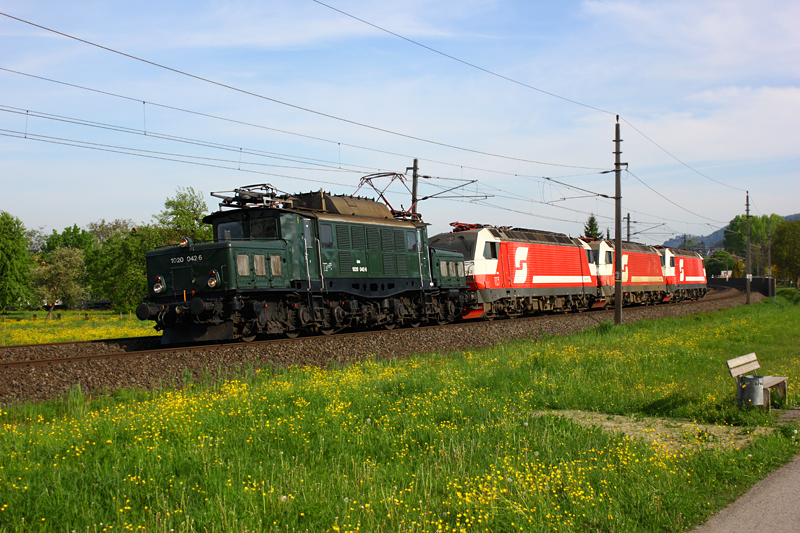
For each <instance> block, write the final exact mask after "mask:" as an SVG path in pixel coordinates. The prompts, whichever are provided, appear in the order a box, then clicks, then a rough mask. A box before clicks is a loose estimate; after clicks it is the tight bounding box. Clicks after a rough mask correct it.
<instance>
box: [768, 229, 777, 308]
mask: <svg viewBox="0 0 800 533" xmlns="http://www.w3.org/2000/svg"><path fill="white" fill-rule="evenodd" d="M767 283H768V285H769V287H768V289H767V292H768V293H769V295H770V296H775V295H774V294H773V293H772V243H771V242H770V239H769V217H767Z"/></svg>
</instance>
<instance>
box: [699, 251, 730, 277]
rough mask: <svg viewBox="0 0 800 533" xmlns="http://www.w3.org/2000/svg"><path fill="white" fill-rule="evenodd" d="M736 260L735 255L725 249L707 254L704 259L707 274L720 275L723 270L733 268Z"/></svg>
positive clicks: (709, 275) (710, 275)
mask: <svg viewBox="0 0 800 533" xmlns="http://www.w3.org/2000/svg"><path fill="white" fill-rule="evenodd" d="M734 263H736V260H735V259H734V258H733V256H732V255H731V254H730V253H729V252H726V251H724V250H719V251H717V252H714V253H713V254H711V255H709V256H707V257H706V258H705V259H704V260H703V264H704V265H705V267H706V276H708V277H712V276H719V275H720V274H722V271H723V270H731V269H732V268H733V265H734Z"/></svg>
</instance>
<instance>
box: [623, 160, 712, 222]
mask: <svg viewBox="0 0 800 533" xmlns="http://www.w3.org/2000/svg"><path fill="white" fill-rule="evenodd" d="M626 171H627V173H628V174H630V175H631V176H633V177H634V178H636V180H637V181H638V182H639V183H641V184H642V185H644V186H645V187H647V188H648V189H650V190H651V191H653V192H654V193H655V194H657V195H658V196H660V197H661V198H663V199H664V200H666V201H667V202H669V203H671V204H672V205H674V206H675V207H677V208H679V209H683V210H684V211H686V212H687V213H690V214H692V215H694V216H696V217H699V218H702V219H704V220H710V221H711V222H718V223H720V224H724V223H725V222H724V221H722V220H715V219H713V218H708V217H704V216H703V215H700V214H698V213H695V212H694V211H690V210H689V209H686V208H685V207H683V206H682V205H679V204H677V203H675V202H673V201H672V200H670V199H669V198H667V197H666V196H664V195H663V194H661V193H660V192H658V191H657V190H655V189H654V188H652V187H651V186H649V185H648V184H646V183H645V182H644V181H642V180H641V179H640V178H639V176H637V175H636V174H634V173H633V172H631V171H630V170H626Z"/></svg>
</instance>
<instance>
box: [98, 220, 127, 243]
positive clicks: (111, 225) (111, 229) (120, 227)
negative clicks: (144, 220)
mask: <svg viewBox="0 0 800 533" xmlns="http://www.w3.org/2000/svg"><path fill="white" fill-rule="evenodd" d="M135 226H136V224H134V222H133V220H129V219H124V218H118V219H115V220H112V221H111V222H106V219H102V220H99V221H97V222H90V223H89V224H87V225H86V231H88V232H89V233H91V234H92V235H94V236H95V238H96V239H97V240H98V241H100V242H101V243H102V242H105V241H107V240H108V239H109V238H111V237H112V236H113V235H120V234H127V233H128V232H129V231H130V230H132V229H133V228H134V227H135Z"/></svg>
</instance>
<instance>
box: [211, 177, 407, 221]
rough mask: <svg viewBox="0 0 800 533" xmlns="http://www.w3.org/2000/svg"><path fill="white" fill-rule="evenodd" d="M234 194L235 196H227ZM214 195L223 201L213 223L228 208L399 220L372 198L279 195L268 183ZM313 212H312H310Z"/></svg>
mask: <svg viewBox="0 0 800 533" xmlns="http://www.w3.org/2000/svg"><path fill="white" fill-rule="evenodd" d="M230 193H233V196H227V195H226V194H230ZM211 194H212V196H216V197H218V198H222V202H221V203H220V210H219V211H218V212H217V213H212V214H211V215H208V217H206V218H208V219H209V220H206V222H211V221H212V220H213V219H214V218H217V217H218V216H220V215H221V213H223V212H224V211H223V210H224V209H225V208H233V209H240V210H249V209H277V210H282V211H290V212H302V213H303V214H305V215H308V214H312V215H313V216H318V215H320V214H323V213H324V214H329V215H339V216H341V217H359V218H366V219H372V220H375V221H378V220H381V221H391V222H395V221H397V217H396V216H395V215H394V214H393V213H392V211H391V210H390V209H389V208H388V207H387V206H386V205H385V204H383V203H381V202H377V201H375V200H373V199H372V198H363V197H358V196H348V195H334V194H331V193H327V192H324V191H322V190H319V191H312V192H308V193H300V194H282V195H278V194H276V193H275V190H274V189H273V188H272V187H271V186H270V185H267V184H264V185H248V186H245V187H241V188H239V189H235V190H233V191H227V192H226V193H211ZM309 212H310V213H309ZM411 222H413V223H415V225H419V224H420V223H421V222H422V221H421V219H420V218H419V216H418V215H417V216H416V217H415V218H414V219H413V220H411Z"/></svg>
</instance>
